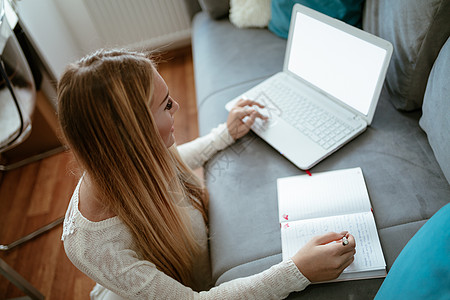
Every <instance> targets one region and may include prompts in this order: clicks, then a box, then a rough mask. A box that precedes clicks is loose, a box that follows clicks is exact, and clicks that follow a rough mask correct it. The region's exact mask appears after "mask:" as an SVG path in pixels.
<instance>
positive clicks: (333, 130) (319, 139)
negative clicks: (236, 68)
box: [253, 82, 355, 149]
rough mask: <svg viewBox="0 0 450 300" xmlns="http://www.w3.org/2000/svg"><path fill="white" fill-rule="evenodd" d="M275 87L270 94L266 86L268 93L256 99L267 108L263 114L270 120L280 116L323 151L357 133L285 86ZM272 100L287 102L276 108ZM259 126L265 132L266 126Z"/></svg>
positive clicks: (260, 123)
mask: <svg viewBox="0 0 450 300" xmlns="http://www.w3.org/2000/svg"><path fill="white" fill-rule="evenodd" d="M272 84H273V85H272V88H271V89H270V90H267V86H266V87H265V90H264V92H259V93H257V94H256V95H257V96H256V97H253V98H254V99H255V100H256V101H258V102H260V103H261V104H263V105H265V106H267V108H265V109H264V110H262V111H261V113H262V114H265V115H268V117H269V118H270V117H271V116H272V115H274V114H276V115H277V116H279V117H280V118H282V119H283V120H285V121H286V122H287V123H288V124H290V125H292V126H293V127H295V128H297V129H299V130H300V131H301V132H302V133H303V134H305V135H306V136H308V137H309V138H310V139H311V140H313V141H314V142H316V143H317V144H318V145H320V146H321V147H322V148H324V149H329V148H330V147H332V146H333V145H334V144H336V143H337V142H339V141H340V140H342V139H343V138H344V137H346V136H347V135H348V134H350V133H351V132H352V131H354V130H355V129H354V128H352V127H351V126H350V125H349V124H347V123H345V122H344V121H342V120H340V119H339V118H337V117H335V116H333V115H332V114H330V113H328V112H327V111H326V110H324V109H323V108H321V107H320V106H318V105H315V104H314V103H313V102H312V101H308V100H307V98H305V96H303V95H300V94H298V93H296V92H295V91H293V90H292V89H289V88H287V87H286V85H284V84H282V83H281V82H277V83H276V84H274V82H272ZM270 99H283V101H278V103H277V104H275V103H274V102H273V101H271V100H270ZM255 125H256V126H255V127H256V128H254V129H256V130H264V126H265V124H264V122H262V121H261V122H255Z"/></svg>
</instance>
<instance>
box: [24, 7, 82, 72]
mask: <svg viewBox="0 0 450 300" xmlns="http://www.w3.org/2000/svg"><path fill="white" fill-rule="evenodd" d="M16 12H17V14H18V16H19V20H20V21H19V22H20V24H21V25H22V27H23V29H24V31H25V32H26V34H27V35H28V37H29V38H30V39H31V42H32V43H33V46H34V48H35V49H36V50H37V52H38V54H39V55H40V56H41V59H42V60H43V62H44V64H46V67H47V69H48V72H49V73H50V75H51V76H52V77H53V78H54V79H58V78H59V76H60V75H61V74H62V72H63V70H64V67H65V66H66V65H67V63H69V62H71V61H74V60H76V59H78V58H80V57H82V56H83V52H82V51H81V47H80V45H79V44H78V42H77V41H76V39H75V38H74V36H73V34H72V31H71V29H70V28H69V27H68V26H67V23H66V22H65V20H64V18H63V17H62V15H61V13H60V11H59V10H58V9H57V6H56V5H55V3H54V0H38V1H37V0H21V1H17V2H16Z"/></svg>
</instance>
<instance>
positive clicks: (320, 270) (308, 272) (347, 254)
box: [292, 231, 356, 282]
mask: <svg viewBox="0 0 450 300" xmlns="http://www.w3.org/2000/svg"><path fill="white" fill-rule="evenodd" d="M344 236H346V237H347V238H348V242H349V243H348V244H347V245H345V246H344V245H343V244H342V242H341V240H342V238H343V237H344ZM355 246H356V244H355V238H354V237H353V236H352V235H350V234H348V233H347V232H346V231H344V232H341V233H336V232H329V233H326V234H324V235H321V236H316V237H313V238H312V239H311V240H310V241H309V242H308V243H307V244H306V245H305V246H303V248H301V249H300V250H299V251H298V252H297V253H296V254H295V255H294V256H293V257H292V260H293V261H294V263H295V265H296V266H297V268H298V269H299V270H300V272H301V273H302V274H303V275H304V276H305V277H306V278H308V280H309V281H311V282H320V281H327V280H332V279H336V278H337V277H338V276H339V275H340V274H341V273H342V271H344V269H345V268H347V267H348V266H349V265H350V264H351V263H352V262H353V259H354V255H355V253H356V251H355Z"/></svg>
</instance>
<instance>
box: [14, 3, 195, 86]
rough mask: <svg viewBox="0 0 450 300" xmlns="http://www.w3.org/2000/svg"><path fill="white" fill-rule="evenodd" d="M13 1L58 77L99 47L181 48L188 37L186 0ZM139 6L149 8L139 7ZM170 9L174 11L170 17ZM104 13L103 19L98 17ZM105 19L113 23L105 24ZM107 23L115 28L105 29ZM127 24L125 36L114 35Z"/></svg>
mask: <svg viewBox="0 0 450 300" xmlns="http://www.w3.org/2000/svg"><path fill="white" fill-rule="evenodd" d="M13 1H15V3H16V11H17V14H18V15H19V19H20V23H21V25H22V27H23V28H24V30H25V32H26V33H27V35H28V36H29V37H30V38H31V40H32V42H33V43H34V46H35V49H36V50H37V51H38V54H40V56H41V59H42V60H43V62H44V63H45V64H46V65H47V69H48V71H49V73H50V75H51V77H53V78H54V79H58V78H59V77H60V75H61V74H62V72H63V70H64V68H65V66H66V65H67V64H68V63H70V62H72V61H75V60H77V59H79V58H81V57H83V56H84V55H86V54H88V53H90V52H92V51H94V50H96V49H98V48H102V47H111V46H128V47H136V48H159V47H161V46H163V45H167V44H172V47H177V46H180V45H185V44H188V43H189V41H190V24H189V17H188V14H187V11H186V8H185V7H184V3H183V1H182V0H132V1H134V2H128V1H127V0H19V1H18V0H13ZM89 1H92V2H89ZM133 5H134V6H133ZM141 7H142V9H145V10H144V11H141V10H142V9H140V8H141ZM103 8H104V9H103ZM120 9H122V10H123V14H122V13H121V10H120ZM108 10H114V11H115V12H114V13H115V15H114V14H111V16H112V17H111V18H109V17H108V16H109V15H106V16H104V14H103V12H106V11H108ZM125 12H127V13H125ZM171 12H175V13H174V14H172V15H171V16H167V14H171ZM117 15H118V16H119V17H117ZM101 16H103V17H104V18H103V19H100V18H99V17H101ZM108 18H109V19H108ZM171 18H172V19H171ZM99 20H102V21H99ZM116 20H117V22H116ZM170 20H172V21H170ZM164 21H166V22H167V23H164ZM98 22H101V23H100V24H99V23H98ZM103 22H106V23H107V22H109V23H108V24H106V25H105V23H103ZM119 22H121V23H119ZM133 24H134V25H133ZM136 24H142V26H139V25H136ZM174 24H175V25H174ZM116 25H118V26H116ZM105 26H106V28H108V27H111V28H113V27H115V26H116V27H115V28H113V29H112V31H110V32H106V31H105ZM125 26H131V28H126V29H127V30H128V31H126V30H123V35H122V36H119V33H117V34H116V32H118V28H119V29H124V27H125ZM133 26H134V27H133ZM136 26H137V27H136ZM168 28H173V29H168ZM138 29H141V31H138ZM152 30H153V31H156V32H151V31H152ZM167 30H169V31H167ZM170 30H172V31H170ZM135 32H139V33H138V34H137V36H136V37H133V38H132V40H130V39H129V37H130V36H131V34H130V33H135ZM160 33H161V34H160ZM127 38H128V39H127ZM124 41H126V42H124ZM124 43H126V44H124Z"/></svg>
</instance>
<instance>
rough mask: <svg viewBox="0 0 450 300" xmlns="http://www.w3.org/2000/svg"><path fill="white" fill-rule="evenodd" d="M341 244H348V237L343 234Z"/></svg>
mask: <svg viewBox="0 0 450 300" xmlns="http://www.w3.org/2000/svg"><path fill="white" fill-rule="evenodd" d="M342 245H344V246H345V245H348V239H347V237H345V236H344V237H343V238H342Z"/></svg>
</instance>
